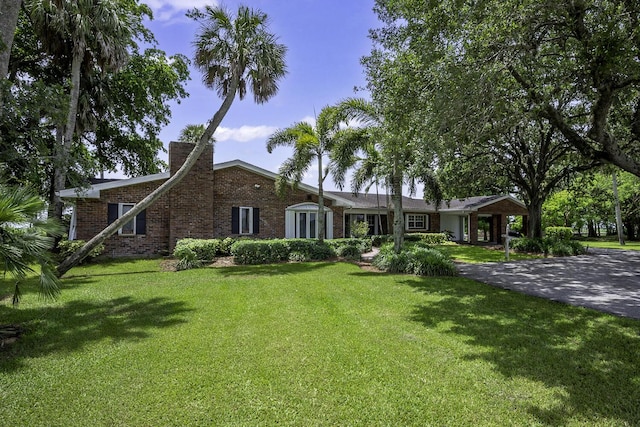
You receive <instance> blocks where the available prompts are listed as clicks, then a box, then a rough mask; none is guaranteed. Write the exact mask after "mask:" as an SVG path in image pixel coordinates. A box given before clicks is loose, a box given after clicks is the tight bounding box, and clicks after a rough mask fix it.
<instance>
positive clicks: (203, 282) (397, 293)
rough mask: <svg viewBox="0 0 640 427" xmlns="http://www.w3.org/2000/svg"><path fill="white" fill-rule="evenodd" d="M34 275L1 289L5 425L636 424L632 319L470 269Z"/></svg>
mask: <svg viewBox="0 0 640 427" xmlns="http://www.w3.org/2000/svg"><path fill="white" fill-rule="evenodd" d="M9 286H10V284H9V283H8V282H0V294H2V295H4V294H6V293H8V292H9ZM33 291H34V288H31V287H27V288H26V292H25V296H24V299H23V303H22V305H21V306H20V307H19V308H18V309H13V308H11V307H10V306H9V301H7V300H6V299H5V300H4V301H2V303H0V324H3V323H19V324H21V325H23V326H24V327H25V328H26V330H27V333H26V335H25V336H24V337H23V338H22V339H21V340H20V341H18V342H17V343H16V344H14V345H12V346H11V347H9V348H8V349H7V348H5V349H2V350H0V400H1V401H2V408H3V411H2V415H1V416H0V425H2V426H22V425H24V426H53V425H59V426H86V425H92V426H186V425H189V426H198V425H202V426H214V425H215V426H218V425H305V426H306V425H363V426H372V425H394V426H395V425H403V426H404V425H416V426H425V425H438V426H440V425H451V426H454V425H455V426H458V425H462V426H464V425H473V426H493V425H495V426H502V425H529V426H531V425H566V426H587V425H588V426H592V425H595V426H598V425H599V426H627V425H628V426H633V425H638V424H640V404H639V402H640V361H639V360H640V356H639V355H640V334H639V333H640V321H635V320H630V319H622V318H617V317H614V316H610V315H607V314H602V313H598V312H595V311H592V310H588V309H580V308H575V307H569V306H565V305H563V304H559V303H555V302H550V301H546V300H542V299H537V298H533V297H528V296H525V295H521V294H517V293H513V292H508V291H504V290H499V289H496V288H492V287H490V286H486V285H483V284H479V283H476V282H473V281H470V280H466V279H463V278H446V279H437V278H436V279H434V278H418V277H413V276H404V275H388V274H381V273H374V272H367V271H364V270H361V269H360V268H359V267H357V266H355V265H351V264H345V263H301V264H281V265H271V266H251V267H228V268H218V269H211V268H209V269H199V270H190V271H184V272H179V273H174V272H162V271H160V268H159V261H154V260H146V261H129V262H116V263H111V264H102V265H94V266H90V267H82V268H76V269H74V270H72V271H71V272H70V276H69V277H68V278H67V279H65V280H64V288H63V290H62V295H61V297H60V298H59V300H57V301H55V302H43V301H40V300H38V298H37V297H36V295H35V294H34V293H33Z"/></svg>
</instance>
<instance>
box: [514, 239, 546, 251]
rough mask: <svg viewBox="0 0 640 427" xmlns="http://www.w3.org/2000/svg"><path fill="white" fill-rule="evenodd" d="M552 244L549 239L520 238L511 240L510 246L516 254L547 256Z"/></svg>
mask: <svg viewBox="0 0 640 427" xmlns="http://www.w3.org/2000/svg"><path fill="white" fill-rule="evenodd" d="M550 243H551V242H550V241H549V240H548V239H540V238H538V237H536V238H531V237H518V238H515V239H511V241H510V242H509V245H510V247H511V249H513V250H514V251H516V252H526V253H535V254H547V253H549V245H550Z"/></svg>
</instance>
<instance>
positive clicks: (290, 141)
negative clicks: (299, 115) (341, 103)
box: [267, 106, 340, 241]
mask: <svg viewBox="0 0 640 427" xmlns="http://www.w3.org/2000/svg"><path fill="white" fill-rule="evenodd" d="M339 125H340V118H339V116H338V110H337V109H336V108H335V107H330V106H327V107H324V108H323V109H322V110H321V111H320V114H319V115H318V117H317V119H316V124H315V126H312V125H311V124H309V123H307V122H298V123H295V124H293V125H292V126H290V127H288V128H285V129H279V130H277V131H276V132H275V133H274V134H273V135H271V136H270V137H269V139H268V140H267V151H268V152H269V153H271V152H273V150H274V149H275V148H276V147H278V146H288V147H292V148H293V156H291V157H290V158H289V159H287V160H285V161H284V163H283V164H282V165H281V166H280V169H279V171H278V178H277V179H276V191H277V193H278V194H280V195H283V194H284V193H285V191H286V188H287V184H288V183H291V184H292V185H293V186H294V187H295V186H297V185H298V184H299V183H300V182H301V181H302V178H303V177H304V174H305V173H306V172H307V170H309V168H310V167H311V165H312V164H313V163H314V161H315V162H316V164H317V169H318V214H317V218H318V240H320V241H323V240H324V235H325V221H324V192H323V183H324V181H325V179H326V178H327V175H328V174H329V171H330V168H328V167H327V168H323V165H322V162H323V157H324V156H327V155H328V154H329V153H330V152H331V150H332V149H333V146H334V145H335V136H336V134H337V132H338V130H339Z"/></svg>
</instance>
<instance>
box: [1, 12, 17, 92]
mask: <svg viewBox="0 0 640 427" xmlns="http://www.w3.org/2000/svg"><path fill="white" fill-rule="evenodd" d="M21 4H22V0H0V80H4V79H5V78H7V74H8V73H9V59H10V58H11V46H12V45H13V36H14V35H15V33H16V27H17V25H18V14H19V12H20V5H21Z"/></svg>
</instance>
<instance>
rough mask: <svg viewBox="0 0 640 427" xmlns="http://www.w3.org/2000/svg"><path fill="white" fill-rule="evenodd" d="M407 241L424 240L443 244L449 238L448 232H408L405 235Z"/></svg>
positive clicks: (432, 243)
mask: <svg viewBox="0 0 640 427" xmlns="http://www.w3.org/2000/svg"><path fill="white" fill-rule="evenodd" d="M404 240H405V241H407V242H424V243H426V244H428V245H442V244H443V243H446V242H447V241H448V240H449V236H448V235H447V233H407V234H405V235H404Z"/></svg>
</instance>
